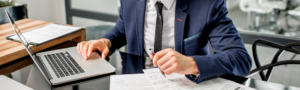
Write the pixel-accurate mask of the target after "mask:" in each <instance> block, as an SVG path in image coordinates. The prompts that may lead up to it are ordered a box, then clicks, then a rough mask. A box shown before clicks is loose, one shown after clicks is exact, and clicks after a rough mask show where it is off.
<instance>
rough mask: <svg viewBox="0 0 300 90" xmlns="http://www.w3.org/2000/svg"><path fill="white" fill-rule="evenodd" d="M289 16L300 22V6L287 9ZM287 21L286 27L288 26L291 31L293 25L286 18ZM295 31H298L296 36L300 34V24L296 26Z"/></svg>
mask: <svg viewBox="0 0 300 90" xmlns="http://www.w3.org/2000/svg"><path fill="white" fill-rule="evenodd" d="M287 17H289V18H293V19H295V20H297V21H299V23H300V19H299V17H300V6H298V7H296V8H295V9H292V10H288V11H287ZM285 23H286V27H287V29H288V31H290V29H291V26H289V23H288V20H287V19H285ZM295 32H296V35H295V36H296V37H297V36H299V35H300V24H299V25H298V26H297V27H296V30H295ZM290 33H291V31H290Z"/></svg>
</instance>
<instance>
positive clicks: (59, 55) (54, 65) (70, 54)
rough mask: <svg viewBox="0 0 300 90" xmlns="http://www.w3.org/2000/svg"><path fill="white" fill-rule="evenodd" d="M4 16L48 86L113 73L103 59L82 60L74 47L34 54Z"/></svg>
mask: <svg viewBox="0 0 300 90" xmlns="http://www.w3.org/2000/svg"><path fill="white" fill-rule="evenodd" d="M6 15H7V17H8V19H9V21H10V23H11V25H12V27H13V29H14V31H15V33H16V34H17V36H18V37H19V38H20V41H21V42H22V44H23V45H24V46H25V48H26V50H27V52H28V53H29V55H30V56H31V58H32V59H33V61H34V64H35V65H36V66H37V67H38V69H39V70H40V72H41V73H42V74H43V76H44V77H45V79H46V80H47V82H48V83H49V84H50V85H59V84H64V83H68V82H72V81H77V80H81V79H86V78H92V77H95V76H100V75H104V74H109V73H114V72H115V70H116V69H115V68H114V67H113V66H112V65H111V64H110V63H108V62H107V61H106V60H105V59H103V58H100V56H99V55H98V54H97V53H95V52H94V53H92V54H93V55H97V56H98V58H94V59H91V60H84V57H83V56H82V55H81V54H79V53H78V51H77V49H76V47H69V48H64V49H58V50H52V51H46V52H38V53H34V52H33V51H32V50H31V49H30V47H29V43H28V42H27V41H26V39H25V37H24V36H23V35H22V33H21V31H20V30H19V29H18V27H17V25H16V24H15V23H14V21H13V20H12V18H11V16H10V15H9V13H8V12H7V11H6Z"/></svg>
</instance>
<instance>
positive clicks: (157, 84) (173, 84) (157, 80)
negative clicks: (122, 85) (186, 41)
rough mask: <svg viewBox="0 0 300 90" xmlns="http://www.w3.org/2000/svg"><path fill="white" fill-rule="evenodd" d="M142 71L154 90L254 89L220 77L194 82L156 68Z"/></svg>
mask: <svg viewBox="0 0 300 90" xmlns="http://www.w3.org/2000/svg"><path fill="white" fill-rule="evenodd" d="M143 71H144V74H145V75H146V77H147V78H148V80H149V81H150V83H151V84H152V86H153V87H154V88H155V89H156V90H255V89H253V88H249V87H246V86H243V85H241V84H238V83H235V82H232V81H229V80H226V79H222V78H216V79H212V80H207V81H204V82H202V83H200V84H196V83H194V82H192V81H190V80H189V79H187V78H186V77H185V75H180V74H171V75H166V78H165V77H164V76H163V75H162V74H161V72H160V70H159V69H158V68H153V69H144V70H143Z"/></svg>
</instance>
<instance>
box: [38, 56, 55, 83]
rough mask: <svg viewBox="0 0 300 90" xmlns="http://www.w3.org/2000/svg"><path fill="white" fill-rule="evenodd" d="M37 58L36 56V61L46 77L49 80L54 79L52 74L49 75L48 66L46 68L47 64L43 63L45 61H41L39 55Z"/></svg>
mask: <svg viewBox="0 0 300 90" xmlns="http://www.w3.org/2000/svg"><path fill="white" fill-rule="evenodd" d="M35 56H36V60H35V61H36V62H37V63H38V64H39V66H41V67H40V68H41V69H42V72H44V73H45V76H46V77H47V78H48V79H49V80H51V79H53V78H52V76H51V74H50V73H49V71H48V69H47V68H46V66H45V64H44V62H43V60H42V59H41V57H40V56H37V55H35Z"/></svg>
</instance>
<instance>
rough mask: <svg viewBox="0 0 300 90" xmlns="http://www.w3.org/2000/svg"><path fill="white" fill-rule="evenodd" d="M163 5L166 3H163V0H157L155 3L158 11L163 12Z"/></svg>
mask: <svg viewBox="0 0 300 90" xmlns="http://www.w3.org/2000/svg"><path fill="white" fill-rule="evenodd" d="M163 7H164V4H163V3H161V2H156V3H155V8H156V11H157V12H158V13H161V12H162V9H163Z"/></svg>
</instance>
